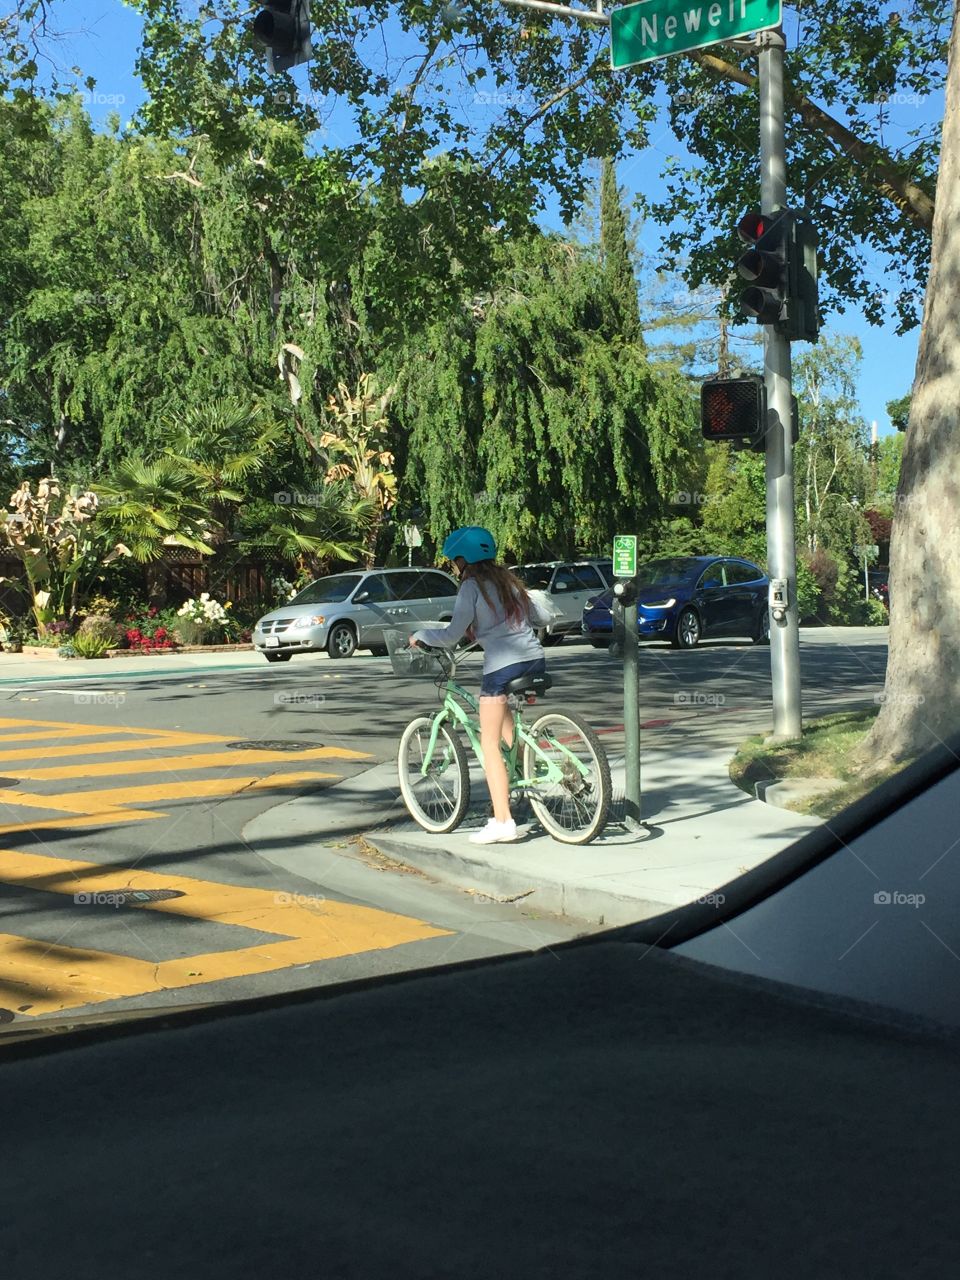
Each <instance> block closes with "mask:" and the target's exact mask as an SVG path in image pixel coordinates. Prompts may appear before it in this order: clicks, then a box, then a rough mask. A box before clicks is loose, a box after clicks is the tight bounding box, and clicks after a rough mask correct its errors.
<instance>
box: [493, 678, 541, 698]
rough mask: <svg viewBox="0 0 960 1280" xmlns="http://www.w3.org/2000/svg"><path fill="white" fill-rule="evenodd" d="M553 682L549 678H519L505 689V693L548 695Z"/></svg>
mask: <svg viewBox="0 0 960 1280" xmlns="http://www.w3.org/2000/svg"><path fill="white" fill-rule="evenodd" d="M552 684H553V681H552V680H551V679H550V677H549V676H517V678H516V680H511V681H510V683H509V684H508V685H507V686H506V687H505V688H504V693H521V694H522V693H535V694H537V696H538V697H539V696H540V694H542V693H546V692H547V690H548V689H549V688H550V687H551V686H552Z"/></svg>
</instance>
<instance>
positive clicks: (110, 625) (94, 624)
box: [76, 613, 120, 657]
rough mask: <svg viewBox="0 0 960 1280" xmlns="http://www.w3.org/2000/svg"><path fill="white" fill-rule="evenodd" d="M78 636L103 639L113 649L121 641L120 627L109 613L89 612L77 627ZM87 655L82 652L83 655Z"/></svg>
mask: <svg viewBox="0 0 960 1280" xmlns="http://www.w3.org/2000/svg"><path fill="white" fill-rule="evenodd" d="M76 634H77V638H80V637H84V638H89V639H91V640H98V641H99V640H102V641H104V642H105V644H106V647H107V648H108V649H113V648H115V647H116V646H117V644H118V643H119V641H120V628H119V627H118V626H117V624H116V623H115V622H114V620H113V619H112V618H111V617H110V616H109V615H108V614H102V613H88V614H87V616H86V617H85V618H84V620H83V622H81V624H80V626H79V628H78V629H77V633H76ZM84 656H86V655H83V654H81V657H84Z"/></svg>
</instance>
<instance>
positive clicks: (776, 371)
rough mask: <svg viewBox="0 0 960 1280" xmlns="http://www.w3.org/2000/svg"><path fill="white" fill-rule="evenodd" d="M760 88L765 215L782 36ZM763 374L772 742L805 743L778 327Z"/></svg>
mask: <svg viewBox="0 0 960 1280" xmlns="http://www.w3.org/2000/svg"><path fill="white" fill-rule="evenodd" d="M756 41H757V44H758V46H759V80H760V207H761V208H762V209H763V210H764V212H765V213H776V212H777V211H778V210H779V209H783V208H785V207H786V200H787V161H786V148H785V144H784V98H783V51H784V47H785V41H784V38H783V35H782V34H781V33H780V32H779V31H762V32H758V34H757V36H756ZM763 372H764V381H765V383H766V388H767V432H766V482H767V566H768V576H769V578H770V580H771V582H772V581H774V580H776V579H781V580H783V581H785V582H786V584H787V607H786V609H785V610H782V611H780V610H778V611H777V612H778V614H779V617H777V616H776V615H773V614H772V615H771V621H770V674H771V679H772V696H773V733H772V734H771V740H772V741H782V740H784V739H786V738H799V737H800V733H801V708H800V617H799V611H798V609H797V552H796V541H795V531H794V480H793V426H792V417H793V410H792V405H791V399H790V397H791V364H790V341H789V339H788V338H787V337H785V336H784V335H783V334H782V333H780V332H779V328H778V326H776V325H772V324H767V325H764V326H763Z"/></svg>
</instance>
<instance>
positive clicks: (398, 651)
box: [383, 623, 450, 680]
mask: <svg viewBox="0 0 960 1280" xmlns="http://www.w3.org/2000/svg"><path fill="white" fill-rule="evenodd" d="M438 625H442V623H441V624H438ZM416 630H419V627H411V628H410V629H409V630H407V631H384V633H383V639H384V643H385V644H386V646H387V653H388V654H389V656H390V665H391V667H392V668H393V674H394V675H395V676H404V677H405V678H406V679H408V680H417V679H421V680H424V679H425V680H436V679H437V678H438V677H439V676H444V675H446V674H447V672H448V670H449V668H450V657H449V654H447V653H445V652H437V651H436V650H434V651H433V652H428V651H427V650H426V649H419V648H418V649H411V647H410V636H411V634H412V632H414V631H416Z"/></svg>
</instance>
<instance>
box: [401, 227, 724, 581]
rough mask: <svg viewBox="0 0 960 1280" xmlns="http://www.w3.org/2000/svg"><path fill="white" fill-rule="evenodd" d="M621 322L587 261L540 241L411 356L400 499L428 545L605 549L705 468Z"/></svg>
mask: <svg viewBox="0 0 960 1280" xmlns="http://www.w3.org/2000/svg"><path fill="white" fill-rule="evenodd" d="M622 312H623V299H622V294H621V293H620V292H619V290H616V289H614V288H613V287H612V286H611V275H610V273H607V272H603V271H601V270H598V268H597V264H596V257H595V254H592V253H591V252H589V251H588V250H587V249H584V248H582V247H581V246H578V245H575V244H572V243H570V242H568V241H566V240H564V239H562V238H560V237H559V236H541V237H534V238H530V239H528V240H525V241H523V242H521V243H519V244H515V245H513V246H512V247H510V248H509V249H505V250H504V261H503V266H502V269H501V270H500V271H499V273H498V276H497V280H496V284H495V287H494V288H493V289H492V290H491V292H490V293H489V294H488V295H487V296H485V297H480V298H472V299H470V300H468V301H465V303H464V305H463V307H462V309H461V311H460V314H459V315H458V317H457V318H456V319H455V320H454V321H452V322H449V323H444V324H438V325H435V326H433V327H432V328H431V329H429V330H428V331H427V332H426V334H425V335H424V338H423V339H422V342H421V345H420V349H419V350H418V351H417V352H415V353H413V352H409V353H408V359H407V361H406V364H405V368H404V370H403V372H402V373H401V375H400V377H399V379H398V381H399V389H398V396H397V399H396V400H395V402H394V412H395V415H396V417H397V419H398V424H399V426H400V428H401V431H402V432H405V433H407V434H408V440H407V446H408V456H407V461H406V469H405V473H404V485H403V488H404V491H405V492H406V493H408V494H410V495H413V496H415V497H416V498H418V499H419V502H420V505H422V507H423V509H424V512H425V521H426V525H427V527H428V529H429V532H430V534H431V537H432V538H433V539H434V540H435V541H436V542H440V541H442V538H443V536H444V534H445V533H446V531H447V530H448V529H449V528H450V527H451V526H453V525H455V524H461V523H472V522H476V523H481V524H485V525H487V526H488V527H490V528H491V529H492V530H493V532H494V533H495V534H496V535H497V538H498V541H499V542H500V544H501V545H502V547H503V548H504V550H505V551H506V553H507V554H511V555H514V556H518V557H527V556H541V555H569V554H573V553H575V552H577V551H581V552H587V551H601V550H603V549H605V548H609V544H610V541H611V538H612V535H613V533H614V532H616V531H620V532H623V531H630V530H641V529H642V528H643V527H645V526H646V525H647V524H649V523H650V522H652V521H654V520H656V519H658V518H660V517H661V516H662V515H663V514H664V513H665V512H666V511H667V510H668V509H669V504H670V496H671V495H672V494H673V493H675V492H676V491H677V490H678V489H681V488H684V487H685V485H686V482H687V481H688V478H689V476H690V475H691V474H693V473H694V472H695V471H696V470H698V467H699V460H698V459H699V452H700V451H699V444H700V442H699V437H698V435H697V434H696V431H695V402H694V398H693V395H692V392H691V390H690V387H689V386H688V384H687V382H686V381H685V379H684V378H683V377H682V376H681V375H680V374H679V373H678V372H677V371H676V370H675V369H674V368H672V367H670V366H666V365H659V364H656V363H654V362H651V360H650V359H649V358H648V356H647V354H646V352H645V349H644V346H643V343H642V338H641V337H640V334H639V332H638V331H634V330H632V329H631V330H630V331H629V336H624V335H623V333H622V326H621V316H622Z"/></svg>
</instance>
